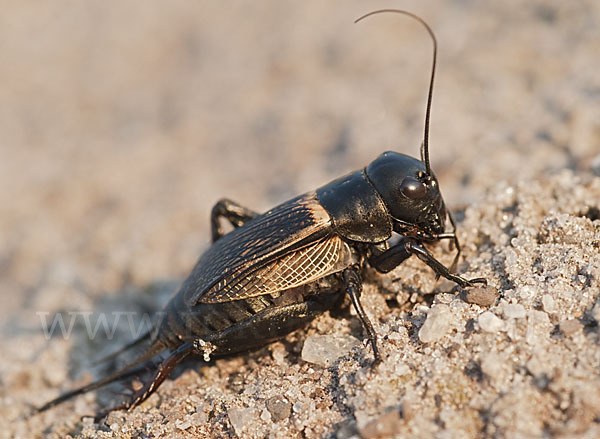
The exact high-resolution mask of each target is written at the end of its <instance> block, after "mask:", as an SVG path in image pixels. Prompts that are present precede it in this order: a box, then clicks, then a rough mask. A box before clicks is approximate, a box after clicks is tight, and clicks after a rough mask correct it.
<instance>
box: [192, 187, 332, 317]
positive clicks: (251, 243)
mask: <svg viewBox="0 0 600 439" xmlns="http://www.w3.org/2000/svg"><path fill="white" fill-rule="evenodd" d="M330 232H331V219H330V217H329V215H328V214H327V212H326V211H325V209H323V207H322V206H321V205H320V204H319V202H318V200H317V198H316V194H315V193H314V192H310V193H307V194H304V195H300V196H299V197H296V198H294V199H292V200H290V201H288V202H286V203H283V204H281V205H279V206H277V207H275V208H273V209H271V210H270V211H268V212H266V213H264V214H261V215H259V216H257V217H255V218H253V219H251V220H250V221H248V222H247V223H246V224H244V226H242V227H238V228H237V229H234V230H232V231H231V232H229V233H227V234H226V235H224V236H223V237H221V238H220V239H218V240H217V241H216V242H215V243H214V244H213V245H212V246H210V247H209V248H208V249H207V250H206V251H205V252H204V254H203V255H202V256H201V257H200V259H199V260H198V262H197V263H196V266H195V267H194V269H193V271H192V274H191V275H190V277H189V278H188V279H187V280H186V281H185V282H184V284H183V285H182V287H181V288H182V290H183V297H184V301H185V303H186V305H187V306H195V305H196V304H198V303H199V302H207V303H210V302H213V303H214V302H223V301H231V300H239V299H243V298H244V297H254V296H257V295H261V294H268V293H263V292H257V291H266V290H265V289H260V290H259V289H258V288H259V286H258V284H257V283H256V282H255V281H254V278H255V277H256V276H257V275H259V276H261V279H263V281H264V280H265V279H266V280H267V283H268V284H270V285H288V284H289V280H287V281H285V282H284V280H283V279H280V280H277V281H275V280H274V279H277V278H278V276H279V277H284V278H285V277H286V275H285V274H283V272H281V271H280V270H282V269H285V270H286V273H288V276H292V277H293V278H294V279H295V281H294V282H292V285H295V284H296V282H298V279H300V274H299V273H305V275H306V273H307V272H306V270H307V269H308V268H306V267H305V268H303V267H301V264H300V259H298V260H297V261H294V257H292V256H291V255H292V254H296V253H297V252H298V251H309V250H302V249H303V248H306V249H308V248H311V249H312V247H313V246H315V244H317V245H316V248H315V249H314V250H310V252H309V253H310V256H312V257H313V258H314V257H316V255H317V253H318V254H322V255H327V254H333V253H332V252H333V251H334V250H335V245H342V243H341V241H340V243H338V244H334V243H333V242H330V243H327V242H329V238H331V233H330ZM338 249H339V248H338ZM312 252H316V253H314V254H313V253H312ZM319 252H320V253H319ZM288 254H289V255H288ZM284 260H285V261H286V263H285V264H283V262H282V261H284ZM292 268H293V269H292ZM290 270H291V271H290ZM313 270H314V268H313ZM296 272H298V274H294V273H296ZM286 279H287V278H286ZM271 288H273V287H270V288H268V289H269V291H270V289H271ZM279 289H280V288H279ZM250 291H252V292H250ZM240 294H241V295H240ZM248 294H250V295H248Z"/></svg>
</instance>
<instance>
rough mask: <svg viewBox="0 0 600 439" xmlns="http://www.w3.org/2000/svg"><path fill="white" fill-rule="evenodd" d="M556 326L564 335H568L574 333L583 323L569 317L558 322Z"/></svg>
mask: <svg viewBox="0 0 600 439" xmlns="http://www.w3.org/2000/svg"><path fill="white" fill-rule="evenodd" d="M558 327H559V328H560V332H562V333H563V334H564V335H566V336H569V335H573V334H575V333H576V332H577V331H579V330H580V329H582V328H583V325H582V324H581V322H580V321H579V320H575V319H569V320H563V321H562V322H560V323H559V324H558Z"/></svg>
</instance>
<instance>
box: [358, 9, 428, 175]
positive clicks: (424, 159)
mask: <svg viewBox="0 0 600 439" xmlns="http://www.w3.org/2000/svg"><path fill="white" fill-rule="evenodd" d="M384 12H394V13H396V14H403V15H408V16H409V17H412V18H414V19H415V20H417V21H418V22H419V23H421V24H422V25H423V26H425V29H427V32H429V35H430V36H431V39H432V40H433V64H432V66H431V79H430V80H429V93H428V94H427V109H426V111H425V134H424V136H423V143H422V144H421V161H422V162H423V163H425V169H426V170H427V174H429V175H431V166H430V164H429V116H430V114H431V99H432V96H433V80H434V79H435V66H436V64H437V40H436V38H435V35H434V34H433V31H432V30H431V28H430V27H429V25H428V24H427V23H426V22H425V20H423V19H422V18H421V17H419V16H418V15H415V14H413V13H412V12H408V11H404V10H402V9H379V10H377V11H373V12H369V13H368V14H365V15H363V16H362V17H359V18H357V19H356V20H354V23H358V22H359V21H361V20H364V19H365V18H367V17H370V16H371V15H375V14H382V13H384Z"/></svg>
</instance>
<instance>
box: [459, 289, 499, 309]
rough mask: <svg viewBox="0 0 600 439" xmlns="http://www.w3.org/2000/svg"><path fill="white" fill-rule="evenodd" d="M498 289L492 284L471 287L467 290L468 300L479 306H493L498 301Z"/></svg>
mask: <svg viewBox="0 0 600 439" xmlns="http://www.w3.org/2000/svg"><path fill="white" fill-rule="evenodd" d="M497 297H498V290H497V289H496V288H494V287H492V286H487V287H476V288H471V289H469V290H468V291H467V296H466V300H467V302H468V303H473V304H475V305H479V306H492V305H493V304H494V303H496V298H497Z"/></svg>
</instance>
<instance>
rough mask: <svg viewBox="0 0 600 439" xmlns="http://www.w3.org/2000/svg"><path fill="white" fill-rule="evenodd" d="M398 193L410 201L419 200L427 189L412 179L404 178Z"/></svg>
mask: <svg viewBox="0 0 600 439" xmlns="http://www.w3.org/2000/svg"><path fill="white" fill-rule="evenodd" d="M400 192H402V193H403V194H404V196H405V197H407V198H409V199H411V200H420V199H421V198H423V197H424V196H425V195H426V194H427V188H426V187H425V185H424V184H423V183H421V182H420V181H419V180H417V179H416V178H414V177H405V178H404V180H402V183H400Z"/></svg>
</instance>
